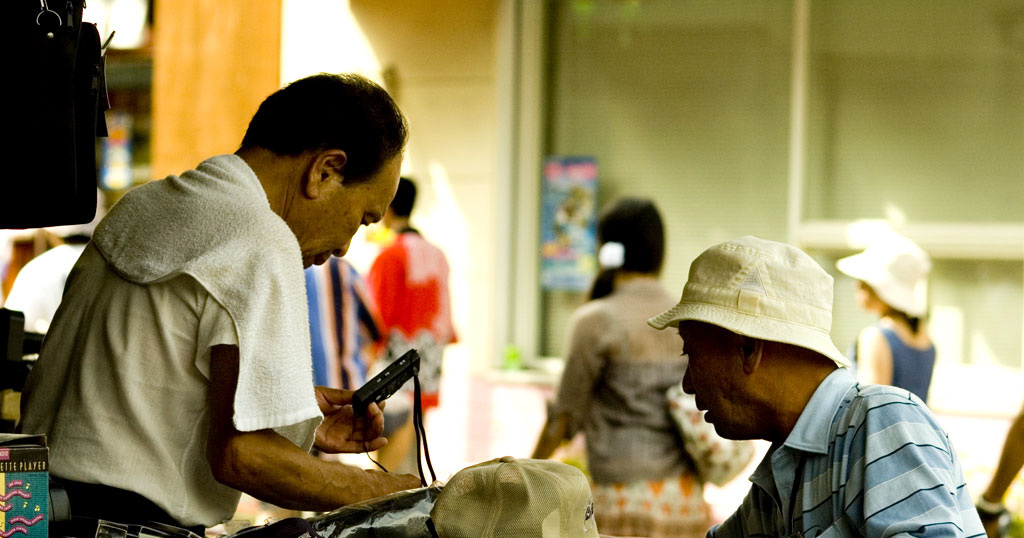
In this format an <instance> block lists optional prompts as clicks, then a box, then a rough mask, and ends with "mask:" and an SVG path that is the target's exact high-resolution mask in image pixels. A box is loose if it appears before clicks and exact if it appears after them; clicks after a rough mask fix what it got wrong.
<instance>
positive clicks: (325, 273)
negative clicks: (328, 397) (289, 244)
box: [306, 258, 383, 390]
mask: <svg viewBox="0 0 1024 538" xmlns="http://www.w3.org/2000/svg"><path fill="white" fill-rule="evenodd" d="M306 302H307V303H308V305H309V331H310V340H311V344H312V352H313V383H314V384H315V385H323V386H327V387H332V388H336V389H347V390H356V389H358V388H359V387H361V386H362V385H363V383H365V382H366V379H367V376H366V374H367V371H368V370H369V368H370V367H371V366H372V365H373V362H374V360H375V359H376V357H377V354H378V352H379V350H380V347H381V345H382V344H383V334H382V333H381V330H380V327H381V321H380V314H379V313H378V312H377V307H376V305H375V304H374V302H373V299H372V298H371V297H370V294H369V291H368V290H367V289H366V282H365V281H364V280H363V277H362V275H360V274H359V272H358V271H356V270H355V268H354V267H352V265H351V264H350V263H348V262H347V261H345V259H344V258H331V259H330V260H328V262H327V263H325V264H323V265H312V266H310V267H308V268H306Z"/></svg>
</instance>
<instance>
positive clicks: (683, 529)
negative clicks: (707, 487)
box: [591, 475, 711, 538]
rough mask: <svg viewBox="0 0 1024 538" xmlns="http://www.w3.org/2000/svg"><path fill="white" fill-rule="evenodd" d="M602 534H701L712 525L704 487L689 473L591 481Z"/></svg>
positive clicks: (683, 537)
mask: <svg viewBox="0 0 1024 538" xmlns="http://www.w3.org/2000/svg"><path fill="white" fill-rule="evenodd" d="M591 490H592V491H593V494H594V516H595V518H596V521H597V528H598V529H599V530H600V532H601V534H610V535H614V536H651V537H659V538H662V537H663V538H690V537H703V536H704V535H705V534H707V531H708V528H709V527H710V526H711V525H710V521H711V517H710V511H709V509H708V505H707V503H705V502H704V488H703V487H702V486H701V484H700V482H698V481H697V480H696V478H695V477H694V476H692V475H682V476H677V477H673V478H666V479H664V480H644V481H637V482H629V483H625V484H622V483H612V484H591Z"/></svg>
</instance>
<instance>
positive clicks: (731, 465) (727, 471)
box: [665, 383, 754, 486]
mask: <svg viewBox="0 0 1024 538" xmlns="http://www.w3.org/2000/svg"><path fill="white" fill-rule="evenodd" d="M665 396H666V397H667V398H668V412H669V414H670V415H672V420H673V422H675V424H676V428H677V429H678V430H679V436H680V437H681V438H682V439H683V448H684V449H685V450H686V453H687V455H689V456H690V460H691V461H693V464H694V467H696V470H697V475H698V476H700V479H701V481H702V482H704V483H708V482H710V483H712V484H715V485H716V486H723V485H725V484H726V483H727V482H729V481H730V480H732V479H733V478H735V477H736V475H737V474H739V473H740V471H742V470H743V468H744V467H746V466H747V464H748V463H750V459H751V458H752V457H753V455H754V444H753V443H752V442H750V441H730V440H728V439H723V438H722V437H720V436H719V435H718V433H716V432H715V428H714V426H712V425H711V424H708V423H707V422H705V421H704V412H703V411H701V410H700V409H698V408H697V401H696V399H695V398H694V397H693V396H692V395H690V394H686V393H685V392H683V388H682V386H681V385H680V384H679V383H676V384H675V385H673V386H672V387H671V388H669V389H668V391H667V392H666V393H665Z"/></svg>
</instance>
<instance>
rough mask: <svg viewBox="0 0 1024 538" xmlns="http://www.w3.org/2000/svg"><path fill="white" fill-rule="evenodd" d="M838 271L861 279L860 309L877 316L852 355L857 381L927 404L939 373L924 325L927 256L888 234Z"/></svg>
mask: <svg viewBox="0 0 1024 538" xmlns="http://www.w3.org/2000/svg"><path fill="white" fill-rule="evenodd" d="M836 267H837V268H838V269H839V270H840V271H842V272H843V273H844V274H846V275H847V276H850V277H853V278H855V279H857V291H856V294H857V295H856V297H857V304H858V306H860V308H861V309H863V310H865V311H867V312H870V313H872V314H876V315H877V316H878V321H877V322H876V323H875V324H873V325H870V326H868V327H865V328H864V329H863V330H861V332H860V335H859V336H858V337H857V342H856V344H855V345H854V348H853V351H852V352H851V353H850V355H851V357H850V358H851V360H853V362H854V363H855V365H856V368H857V377H858V379H860V381H862V382H865V383H874V384H879V385H892V386H895V387H899V388H902V389H906V390H909V391H910V392H912V393H914V394H915V395H917V397H918V398H921V400H923V401H925V402H927V400H928V387H929V386H930V385H931V381H932V371H933V370H934V369H935V346H934V345H933V344H932V340H931V337H930V336H929V335H928V330H927V328H926V327H925V325H924V323H923V318H924V316H925V313H926V312H927V306H928V304H927V284H928V273H929V272H930V271H931V260H930V259H929V257H928V254H926V253H925V251H924V250H922V249H921V247H919V246H917V244H915V243H914V242H913V241H911V240H910V239H907V238H906V237H903V236H901V235H898V234H887V235H886V236H884V237H882V238H879V239H877V240H876V241H874V242H872V243H871V244H870V245H868V247H867V248H866V249H865V250H864V251H863V252H861V253H859V254H854V255H853V256H848V257H846V258H842V259H840V260H839V261H838V262H836Z"/></svg>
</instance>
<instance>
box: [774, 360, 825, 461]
mask: <svg viewBox="0 0 1024 538" xmlns="http://www.w3.org/2000/svg"><path fill="white" fill-rule="evenodd" d="M794 363H795V364H794ZM784 368H785V369H786V371H785V372H778V373H777V374H776V376H775V377H776V378H777V382H776V383H773V384H772V387H773V390H772V395H771V396H769V398H770V399H772V400H774V403H773V404H771V405H770V406H769V408H770V409H772V410H773V413H772V414H773V415H774V416H773V417H772V419H771V424H772V425H773V426H774V427H773V428H772V431H771V433H770V435H769V437H767V438H766V440H768V441H771V442H772V443H778V444H781V443H784V442H785V441H786V439H787V438H788V437H789V434H790V433H792V432H793V429H794V428H795V427H796V423H797V421H798V420H800V415H802V414H803V413H804V410H805V409H806V408H807V404H808V403H810V401H811V397H812V396H814V392H815V391H817V390H818V387H819V386H820V385H821V383H822V382H823V381H825V378H826V377H828V376H829V375H830V374H831V373H832V372H834V371H835V367H832V368H827V367H825V366H822V365H821V364H815V363H810V364H807V363H803V362H802V361H792V362H790V364H788V365H785V366H784Z"/></svg>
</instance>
